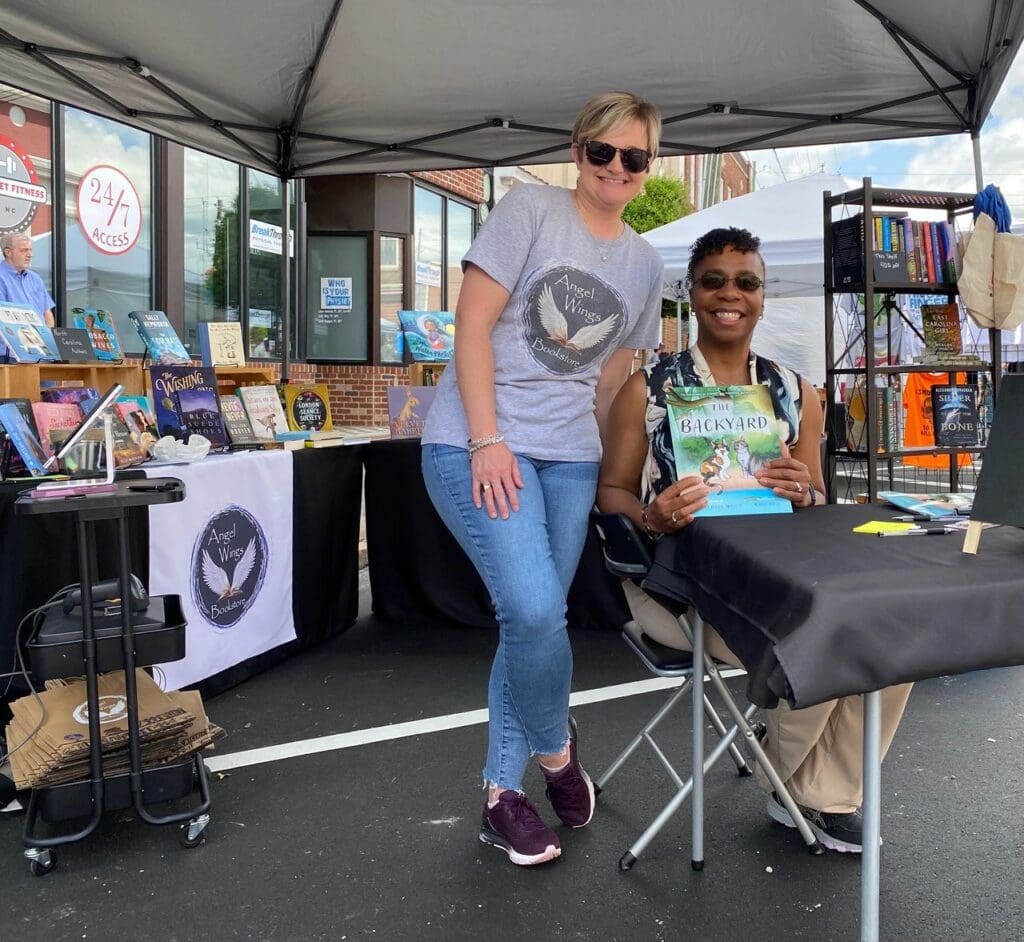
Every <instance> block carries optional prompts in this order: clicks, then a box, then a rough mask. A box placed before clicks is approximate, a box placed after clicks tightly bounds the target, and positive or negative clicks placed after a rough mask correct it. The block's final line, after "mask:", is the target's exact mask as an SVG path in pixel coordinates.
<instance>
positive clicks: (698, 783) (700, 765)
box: [690, 615, 731, 870]
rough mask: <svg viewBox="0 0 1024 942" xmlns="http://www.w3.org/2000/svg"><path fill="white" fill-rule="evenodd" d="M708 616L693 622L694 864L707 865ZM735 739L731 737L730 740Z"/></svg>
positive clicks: (702, 866) (691, 808) (697, 865)
mask: <svg viewBox="0 0 1024 942" xmlns="http://www.w3.org/2000/svg"><path fill="white" fill-rule="evenodd" d="M705 660H706V658H705V657H704V620H703V619H702V618H701V617H700V616H699V615H698V616H696V618H695V619H694V626H693V667H694V670H693V723H692V726H691V731H692V742H693V800H692V801H691V802H690V814H691V825H692V826H691V828H690V832H691V843H690V866H692V867H693V869H694V870H703V869H704V724H703V722H701V714H702V713H703V712H704V699H705V697H704V671H702V670H701V669H700V665H701V664H703V663H704V661H705ZM730 742H731V740H730Z"/></svg>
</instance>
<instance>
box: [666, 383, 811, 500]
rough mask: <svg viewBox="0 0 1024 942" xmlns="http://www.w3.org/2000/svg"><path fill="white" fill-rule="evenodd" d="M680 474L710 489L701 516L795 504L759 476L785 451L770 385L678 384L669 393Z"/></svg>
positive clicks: (669, 412)
mask: <svg viewBox="0 0 1024 942" xmlns="http://www.w3.org/2000/svg"><path fill="white" fill-rule="evenodd" d="M665 405H666V407H667V410H668V419H669V428H670V429H671V433H672V451H673V454H674V455H675V461H676V475H677V477H680V478H682V477H685V476H687V475H691V474H696V475H699V476H700V477H701V478H702V479H703V481H704V483H705V484H707V485H708V486H709V487H710V488H711V494H710V495H709V497H708V505H707V507H705V508H703V509H702V510H700V511H698V512H697V516H700V517H719V516H730V515H740V514H785V513H790V512H792V510H793V504H792V503H791V502H790V501H788V500H786V499H785V498H782V497H777V496H776V495H775V494H774V493H773V492H772V491H771V489H770V488H767V487H762V485H761V484H759V483H758V481H757V478H755V477H754V475H755V474H756V472H757V471H759V470H760V469H761V468H763V467H764V465H765V464H766V463H767V462H768V461H771V460H772V459H773V458H779V457H781V455H782V446H781V443H780V439H779V429H778V421H777V420H776V418H775V409H774V408H773V406H772V399H771V393H770V392H769V390H768V387H767V386H691V387H682V386H674V387H672V388H671V389H669V390H668V392H667V393H666V394H665Z"/></svg>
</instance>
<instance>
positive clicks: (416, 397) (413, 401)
mask: <svg viewBox="0 0 1024 942" xmlns="http://www.w3.org/2000/svg"><path fill="white" fill-rule="evenodd" d="M436 393H437V387H436V386H389V387H388V422H389V428H390V432H391V437H392V438H419V437H420V436H421V435H422V434H423V423H424V422H425V421H426V420H427V412H428V411H429V410H430V406H431V403H433V401H434V396H435V395H436Z"/></svg>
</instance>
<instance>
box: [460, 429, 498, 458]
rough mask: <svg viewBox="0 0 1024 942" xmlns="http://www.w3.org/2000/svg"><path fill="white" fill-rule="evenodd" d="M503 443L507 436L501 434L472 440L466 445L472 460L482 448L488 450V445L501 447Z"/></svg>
mask: <svg viewBox="0 0 1024 942" xmlns="http://www.w3.org/2000/svg"><path fill="white" fill-rule="evenodd" d="M503 441H505V436H504V435H502V434H501V432H496V433H495V434H494V435H486V436H485V437H483V438H471V439H470V440H469V442H468V443H467V445H466V450H467V451H468V452H469V457H470V458H472V457H473V455H475V454H476V453H477V452H478V451H479V450H480V449H481V448H486V447H487V446H488V445H500V444H501V443H502V442H503Z"/></svg>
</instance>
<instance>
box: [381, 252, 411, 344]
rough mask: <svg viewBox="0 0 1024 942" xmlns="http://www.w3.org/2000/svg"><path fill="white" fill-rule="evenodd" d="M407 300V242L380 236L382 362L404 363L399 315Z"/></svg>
mask: <svg viewBox="0 0 1024 942" xmlns="http://www.w3.org/2000/svg"><path fill="white" fill-rule="evenodd" d="M404 298H405V240H404V239H400V238H398V237H397V236H381V237H380V361H381V363H401V362H402V351H403V344H402V329H401V327H400V326H399V323H398V312H399V311H400V310H402V307H403V305H404Z"/></svg>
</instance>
